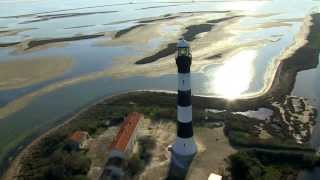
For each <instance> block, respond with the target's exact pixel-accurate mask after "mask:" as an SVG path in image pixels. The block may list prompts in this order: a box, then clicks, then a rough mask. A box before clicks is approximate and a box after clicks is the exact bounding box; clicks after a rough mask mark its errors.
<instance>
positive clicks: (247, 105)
mask: <svg viewBox="0 0 320 180" xmlns="http://www.w3.org/2000/svg"><path fill="white" fill-rule="evenodd" d="M319 18H320V14H314V15H312V22H313V23H314V24H313V25H312V26H311V27H310V32H309V34H308V38H307V40H309V42H308V43H307V44H305V45H303V46H302V47H300V48H298V49H297V50H296V51H294V53H293V54H292V55H291V56H289V57H288V58H286V59H283V60H281V61H280V62H279V65H278V66H277V70H276V72H275V75H274V77H273V80H272V83H271V85H270V87H269V88H268V89H267V90H265V92H262V94H261V95H260V96H257V97H249V98H247V99H237V100H234V101H232V102H230V101H228V100H226V99H222V98H215V97H210V98H208V97H204V96H193V101H200V102H202V104H205V105H206V107H213V108H216V109H219V108H220V109H230V110H234V109H237V110H244V109H255V107H257V106H265V105H267V104H268V103H267V102H271V101H274V100H275V99H277V100H278V99H279V100H281V99H282V98H283V96H284V95H287V94H289V93H290V92H291V90H292V88H293V87H294V82H295V78H296V74H297V73H298V72H299V71H302V70H307V69H311V68H314V66H316V65H317V64H318V62H312V64H309V65H308V64H303V63H304V62H302V63H301V62H299V61H301V60H303V59H301V58H302V57H303V56H304V55H305V54H308V56H311V58H310V59H312V60H316V61H317V60H318V54H319V52H320V50H318V49H316V48H312V47H311V46H310V43H311V42H310V38H311V37H312V35H313V34H314V33H315V31H316V30H317V27H318V26H319V24H316V23H317V19H319ZM306 52H308V53H306ZM315 58H316V59H315ZM299 63H300V64H299ZM281 82H286V83H281ZM280 83H281V86H280V87H279V84H280ZM145 92H152V93H155V94H157V93H159V91H158V92H156V91H134V92H126V93H120V94H115V95H112V96H107V97H103V98H99V100H98V101H96V102H95V103H90V105H87V106H85V107H83V108H81V110H80V111H77V112H75V113H71V114H70V115H68V117H69V118H67V119H66V120H65V121H64V122H63V123H62V124H59V125H55V126H54V127H52V128H49V131H47V132H45V133H43V134H42V135H40V136H38V137H37V138H36V139H34V140H32V141H31V140H29V141H31V143H26V144H28V145H27V146H26V147H25V148H23V150H22V151H20V152H17V154H18V155H17V156H16V157H15V159H14V160H13V161H12V163H11V165H9V168H8V169H7V168H4V169H7V171H6V172H5V173H4V176H3V177H4V179H10V178H12V176H11V177H10V174H11V173H13V172H14V171H17V170H18V168H19V161H20V160H21V158H22V157H23V156H24V155H25V154H28V152H29V150H30V149H31V148H32V147H33V146H34V145H35V144H37V143H38V142H39V141H40V140H41V139H43V138H44V137H47V136H48V135H50V134H51V133H53V132H54V131H55V130H57V129H59V128H60V127H62V126H64V125H66V124H68V123H70V122H72V120H73V119H74V118H76V117H77V116H78V115H79V114H81V113H82V112H84V111H86V110H87V109H89V108H90V107H92V106H94V105H96V104H98V103H99V102H102V101H105V100H112V99H113V98H115V99H117V98H119V97H122V96H126V95H128V96H130V95H131V94H135V93H145ZM162 93H163V92H162ZM166 94H170V93H166ZM200 108H201V107H200ZM61 121H62V120H61ZM58 122H60V120H59V121H58ZM58 122H57V123H58ZM19 148H20V146H19V147H18V149H19ZM18 151H19V150H18ZM11 175H13V174H11Z"/></svg>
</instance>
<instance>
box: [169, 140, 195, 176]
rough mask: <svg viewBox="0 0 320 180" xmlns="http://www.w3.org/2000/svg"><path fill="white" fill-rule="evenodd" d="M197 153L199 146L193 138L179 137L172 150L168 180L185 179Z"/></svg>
mask: <svg viewBox="0 0 320 180" xmlns="http://www.w3.org/2000/svg"><path fill="white" fill-rule="evenodd" d="M196 153H197V145H196V143H195V142H194V139H193V138H192V137H191V138H180V137H177V139H176V142H175V143H174V144H173V145H172V148H171V162H170V169H169V173H168V178H167V179H185V176H186V175H187V173H188V170H189V166H190V164H191V162H192V160H193V158H194V156H195V155H196Z"/></svg>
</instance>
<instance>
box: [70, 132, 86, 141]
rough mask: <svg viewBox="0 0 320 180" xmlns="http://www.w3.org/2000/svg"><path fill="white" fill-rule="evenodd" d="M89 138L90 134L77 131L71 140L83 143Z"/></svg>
mask: <svg viewBox="0 0 320 180" xmlns="http://www.w3.org/2000/svg"><path fill="white" fill-rule="evenodd" d="M87 138H88V133H87V132H86V131H76V132H74V133H73V134H72V135H71V136H70V137H69V139H70V140H72V141H75V142H82V141H84V140H86V139H87Z"/></svg>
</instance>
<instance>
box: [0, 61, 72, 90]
mask: <svg viewBox="0 0 320 180" xmlns="http://www.w3.org/2000/svg"><path fill="white" fill-rule="evenodd" d="M71 67H72V60H71V59H70V58H67V57H38V58H34V59H28V60H12V61H7V62H4V63H0V90H8V89H16V88H22V87H25V86H29V85H31V84H35V83H39V82H42V81H45V80H49V79H52V78H54V77H57V76H59V75H61V74H63V73H64V72H65V71H66V70H68V69H70V68H71Z"/></svg>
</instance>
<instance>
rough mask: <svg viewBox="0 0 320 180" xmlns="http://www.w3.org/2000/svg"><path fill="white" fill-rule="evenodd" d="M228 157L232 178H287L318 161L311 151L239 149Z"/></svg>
mask: <svg viewBox="0 0 320 180" xmlns="http://www.w3.org/2000/svg"><path fill="white" fill-rule="evenodd" d="M229 159H230V163H231V174H232V178H233V179H234V180H269V179H273V180H281V179H287V178H288V177H290V176H291V177H294V176H296V175H297V173H299V171H300V170H302V169H306V168H311V167H314V166H315V165H316V163H318V162H319V158H318V157H317V156H316V155H315V154H312V153H292V152H286V151H277V152H275V151H267V150H248V151H239V152H238V153H236V154H234V155H232V156H230V158H229Z"/></svg>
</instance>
